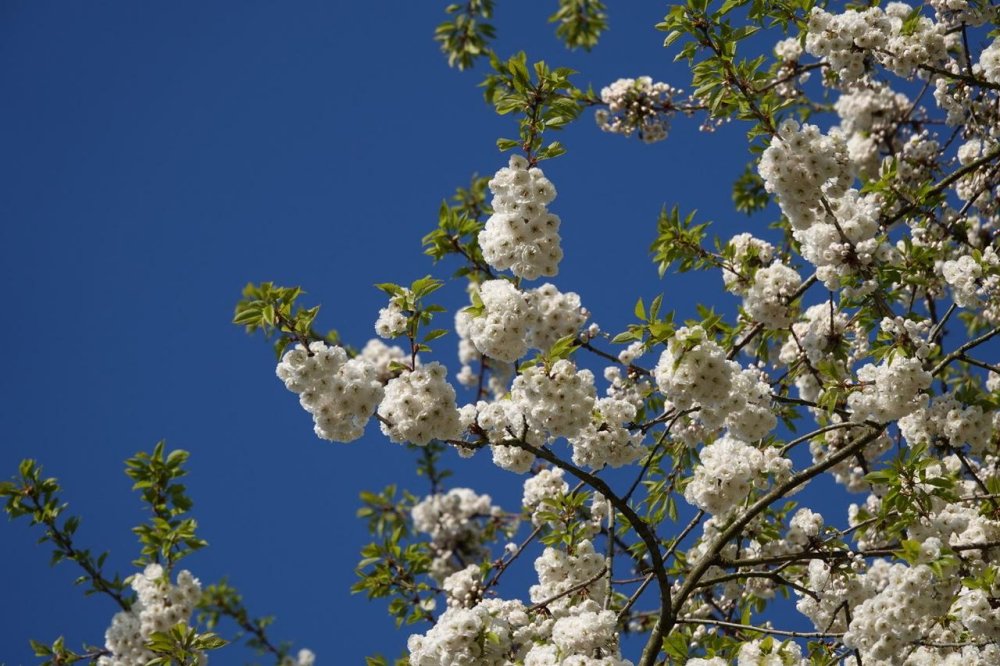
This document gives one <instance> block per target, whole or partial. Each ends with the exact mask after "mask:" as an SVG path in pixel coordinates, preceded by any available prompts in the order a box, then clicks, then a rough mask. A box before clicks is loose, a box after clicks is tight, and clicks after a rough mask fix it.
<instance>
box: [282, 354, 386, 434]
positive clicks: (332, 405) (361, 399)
mask: <svg viewBox="0 0 1000 666" xmlns="http://www.w3.org/2000/svg"><path fill="white" fill-rule="evenodd" d="M276 373H277V375H278V378H279V379H281V380H282V381H283V382H284V383H285V386H286V387H287V388H288V390H289V391H292V392H293V393H297V394H298V396H299V403H300V404H301V405H302V407H303V409H305V410H306V411H307V412H309V413H310V414H312V417H313V422H314V423H315V431H316V436H317V437H320V438H321V439H328V440H330V441H333V442H353V441H354V440H356V439H358V438H359V437H361V435H362V434H363V433H364V430H365V425H366V424H367V423H368V419H369V418H371V415H372V414H373V413H374V412H375V409H376V407H378V404H379V401H380V400H382V396H383V388H382V382H381V380H380V377H379V370H378V368H377V367H376V366H375V365H373V364H372V363H371V362H369V361H368V360H366V359H365V358H364V357H363V356H362V357H358V358H352V359H348V358H347V352H346V351H344V348H343V347H338V346H335V347H328V346H327V345H326V344H325V343H324V342H321V341H317V342H313V343H310V345H309V349H308V350H306V349H305V348H304V347H303V346H302V345H296V346H295V348H294V349H291V350H289V351H287V352H285V354H284V356H282V358H281V361H280V362H279V363H278V367H277V369H276Z"/></svg>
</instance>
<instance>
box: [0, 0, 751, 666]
mask: <svg viewBox="0 0 1000 666" xmlns="http://www.w3.org/2000/svg"><path fill="white" fill-rule="evenodd" d="M444 4H445V3H443V2H442V3H425V2H392V3H368V2H310V1H301V2H295V3H274V2H240V3H235V2H228V3H227V2H221V3H194V2H179V3H131V2H121V1H117V2H110V1H109V2H91V3H65V2H60V3H57V2H47V1H36V2H16V1H13V0H8V1H7V2H5V3H3V4H2V5H0V94H2V95H3V99H4V102H3V106H4V110H3V112H2V115H3V118H4V122H2V123H0V179H2V181H3V183H4V187H3V189H2V191H0V219H2V220H3V222H2V225H0V275H2V277H3V280H4V283H5V284H7V285H8V287H9V288H10V291H9V292H8V295H7V297H6V298H5V310H6V312H5V320H6V321H7V324H6V325H5V326H4V327H3V329H2V331H0V336H2V346H3V348H4V349H5V351H6V366H7V370H6V372H4V373H3V374H2V376H0V392H2V395H3V399H4V409H3V410H2V411H0V429H2V430H3V432H4V443H3V445H2V446H0V476H3V477H7V476H10V475H11V474H13V473H14V471H15V470H16V465H17V463H18V461H19V460H20V459H21V458H23V457H33V458H36V459H38V460H39V461H41V462H42V464H43V465H44V466H45V469H46V471H47V473H48V474H51V475H54V476H57V477H59V478H60V480H61V481H62V483H63V485H64V492H65V495H64V499H65V500H67V501H69V502H70V511H71V512H72V513H75V514H79V515H81V516H83V525H82V527H81V528H80V530H79V532H78V538H79V540H80V542H81V544H82V545H85V546H88V547H91V548H93V549H94V550H96V551H99V550H103V549H109V550H110V551H111V557H110V559H109V563H108V564H109V568H111V569H117V570H118V571H120V572H121V573H122V574H123V575H127V574H129V573H131V571H132V568H131V567H130V565H129V562H130V561H131V560H132V559H133V558H134V557H136V556H137V555H138V549H137V546H136V545H135V541H134V539H133V538H132V535H131V533H130V531H129V529H130V527H131V526H132V525H134V524H136V523H137V522H139V521H140V520H142V518H143V514H142V511H141V506H140V504H139V502H138V499H137V497H136V496H135V495H134V494H133V493H131V492H130V490H129V486H130V484H129V481H128V479H126V477H125V476H124V474H123V473H122V467H123V466H122V461H123V460H124V459H125V458H126V457H128V456H130V455H132V454H133V453H135V452H136V451H138V450H149V449H150V448H151V447H152V446H153V444H154V443H155V442H156V441H157V440H159V439H166V440H167V441H168V444H169V445H170V446H172V447H178V448H185V449H188V450H189V451H191V452H192V457H191V461H190V470H191V474H190V477H189V490H190V492H191V494H192V496H193V497H194V499H195V503H196V504H195V515H196V516H197V518H198V519H199V522H200V526H201V528H200V534H201V535H202V536H203V537H204V538H206V539H208V541H209V542H210V547H209V548H208V549H206V550H205V551H203V552H200V553H198V554H196V555H195V556H193V557H191V558H190V559H189V560H187V561H186V566H187V567H188V568H190V569H192V571H193V572H194V573H195V575H196V576H198V577H200V578H201V580H202V581H203V582H205V583H208V582H212V581H215V580H218V579H219V578H221V577H222V576H228V577H229V579H230V582H231V583H232V584H234V585H235V586H236V587H238V588H239V589H240V590H241V591H242V592H243V594H244V597H245V601H246V603H247V605H248V606H249V608H250V609H251V612H253V613H255V614H274V615H276V616H277V618H278V620H277V622H276V623H275V624H274V625H273V628H272V630H271V633H272V635H273V636H274V637H275V639H277V640H285V639H287V640H292V641H295V644H296V646H308V647H310V648H311V649H313V650H314V651H315V652H316V653H317V654H318V655H319V657H320V660H321V663H326V664H334V663H338V664H339V663H343V664H353V663H360V662H361V657H362V656H363V655H366V654H371V653H374V652H377V651H381V652H384V653H387V654H390V655H396V654H398V653H399V651H400V650H401V649H402V646H403V644H404V642H405V637H406V631H396V630H395V629H394V627H393V625H392V622H391V620H390V619H389V618H388V617H387V615H386V614H385V612H384V603H382V602H374V603H369V602H367V601H366V600H365V599H364V598H363V597H359V596H352V595H350V594H349V591H348V589H349V587H350V585H351V583H352V582H353V581H354V573H353V567H354V564H355V563H356V561H357V559H358V555H357V553H358V550H359V548H360V547H361V546H362V545H363V543H365V538H366V533H365V530H364V528H363V526H362V525H361V524H360V523H359V522H357V521H356V520H355V519H354V517H353V516H354V511H355V509H356V508H357V504H358V503H357V495H358V492H359V491H360V490H362V489H376V488H381V487H383V486H384V485H386V484H388V483H391V482H400V483H401V484H402V485H404V486H408V487H410V488H412V489H413V490H414V491H415V492H418V493H422V492H424V490H425V488H424V487H423V484H422V480H421V479H417V478H415V477H413V475H412V472H411V470H412V456H411V454H409V453H408V452H406V451H405V450H404V449H403V448H401V447H398V446H396V445H393V444H390V443H389V442H388V441H386V440H385V439H384V438H383V437H382V436H381V434H380V433H378V431H377V428H374V427H371V428H370V432H369V435H368V436H366V437H365V438H364V439H363V440H361V441H359V442H356V443H354V444H351V445H337V444H330V443H327V442H321V441H319V440H317V439H316V438H315V437H314V436H313V434H312V428H311V423H310V419H309V416H308V415H307V414H305V413H304V412H303V411H302V410H301V409H300V408H299V406H298V404H297V401H296V399H295V397H294V396H293V395H292V394H290V393H288V392H287V391H286V390H285V389H284V387H283V386H282V385H281V383H280V382H279V381H278V380H277V379H276V378H275V377H274V359H273V355H272V352H271V350H270V349H269V347H268V346H267V345H266V344H264V343H263V341H262V340H260V339H256V338H251V337H248V336H246V335H245V334H244V333H243V332H242V331H241V330H240V329H238V328H236V327H235V326H233V325H231V324H230V318H231V314H232V307H233V304H234V303H235V301H236V299H237V298H238V297H239V292H240V288H241V287H242V286H243V284H245V283H246V282H247V281H251V280H253V281H261V280H273V281H275V282H278V283H280V284H301V285H302V286H304V287H305V288H306V290H307V291H308V292H309V294H308V296H307V299H308V301H309V303H321V304H322V305H323V310H322V312H321V315H320V320H319V322H318V323H319V325H320V327H323V328H337V329H338V330H340V332H341V333H342V335H343V336H344V338H345V339H347V340H349V341H351V342H353V343H355V344H359V345H360V344H363V343H364V341H365V340H366V339H367V338H369V337H372V336H373V334H374V332H373V329H372V324H373V322H374V320H375V316H376V314H377V311H378V308H379V307H380V306H382V305H384V302H383V296H382V294H381V293H380V292H378V291H377V290H375V289H374V288H373V287H372V285H373V284H374V283H376V282H383V281H394V282H409V281H411V280H412V279H414V278H417V277H420V276H422V275H424V274H427V273H430V272H433V273H435V274H437V275H439V276H441V277H444V276H446V275H447V274H448V273H449V272H450V271H449V268H454V266H448V267H437V268H434V267H432V266H431V264H430V261H429V259H428V258H427V257H424V256H423V255H422V254H421V248H420V238H421V236H423V235H424V234H425V233H426V232H428V231H430V230H431V229H432V228H433V226H434V225H435V223H436V212H437V207H438V205H439V203H440V201H441V199H442V198H444V197H447V196H449V195H450V194H451V193H452V192H453V190H454V188H455V187H456V186H459V185H464V184H466V183H467V182H468V179H469V177H470V175H471V174H472V173H473V172H479V173H482V174H487V173H492V172H493V171H495V170H496V169H497V168H498V167H499V166H501V165H502V164H503V163H504V161H505V158H504V157H502V156H501V155H500V154H499V153H498V152H497V150H496V148H495V140H496V138H497V137H498V136H510V135H513V134H514V132H515V130H514V124H513V121H512V120H511V119H510V118H500V117H498V116H496V115H495V114H494V112H493V111H492V109H491V108H490V107H488V106H487V105H486V104H484V102H483V101H482V96H481V92H480V90H479V89H477V88H476V84H477V82H478V81H479V77H480V76H481V74H482V70H478V71H473V72H458V71H455V70H450V69H449V68H448V67H447V65H446V63H445V60H444V58H443V56H442V55H441V53H440V52H439V50H438V47H437V45H436V44H435V43H434V42H433V41H432V34H433V30H434V27H435V26H436V24H437V23H438V22H439V21H440V20H442V18H443V14H442V12H441V10H442V9H443V6H444ZM615 4H617V5H619V6H614V7H612V14H611V22H612V28H611V30H610V32H609V33H608V34H607V35H606V36H605V38H604V40H603V41H602V43H601V45H600V46H599V47H598V48H597V50H596V51H595V52H594V53H592V54H589V55H588V54H585V53H571V52H568V51H566V50H565V49H564V48H563V47H562V46H561V45H560V44H559V43H558V42H557V41H556V40H555V38H554V36H553V30H554V28H553V26H552V25H549V24H547V23H546V20H545V19H546V17H547V15H548V14H549V13H551V11H553V10H554V6H555V3H554V2H548V3H536V2H516V3H515V2H510V3H507V2H501V3H499V5H500V6H499V8H498V13H497V16H496V25H497V29H498V32H499V34H500V37H499V41H498V45H497V48H498V50H499V52H500V53H501V54H502V55H509V54H511V53H513V52H514V51H517V50H520V49H524V50H526V51H527V52H528V55H529V58H530V59H532V60H534V59H541V58H544V59H546V60H547V61H548V62H549V63H550V64H552V65H567V66H570V67H573V68H574V69H577V70H579V71H580V72H581V74H580V75H578V76H577V78H576V81H577V82H578V83H579V84H580V85H586V84H587V83H591V84H593V85H594V87H595V88H596V89H599V88H600V87H601V86H603V85H605V84H607V83H608V82H610V81H612V80H614V79H616V78H618V77H621V76H638V75H643V74H648V75H651V76H653V77H654V78H655V79H658V80H666V81H669V82H673V83H675V84H678V85H682V86H683V85H686V84H687V82H688V81H689V79H688V78H687V75H686V69H685V67H683V66H682V65H675V64H673V63H672V53H670V52H667V51H665V50H664V49H663V48H662V46H661V44H662V34H661V33H658V32H656V31H655V30H654V29H653V27H652V26H653V24H654V23H655V22H656V21H657V20H659V19H660V18H662V15H663V13H664V12H665V5H662V4H661V3H615ZM697 125H698V121H697V120H694V121H692V120H685V119H677V121H676V123H675V131H674V133H673V135H672V136H671V138H670V139H669V140H667V141H666V142H663V143H660V144H657V145H653V146H646V145H643V144H641V143H640V142H638V141H636V140H634V139H633V140H625V139H623V138H620V137H617V136H612V135H606V134H602V133H601V132H600V131H599V130H598V129H597V127H596V125H595V124H594V123H593V122H592V121H591V120H590V119H589V118H584V119H582V120H581V121H580V122H579V123H578V124H577V125H575V126H573V127H571V128H569V129H568V130H567V131H565V132H563V133H562V134H563V135H562V136H560V137H558V138H560V140H562V141H563V143H564V144H565V145H566V146H567V148H568V149H569V153H568V154H567V155H566V156H565V157H563V158H560V159H559V160H556V161H553V162H550V163H546V164H545V165H544V167H545V170H546V173H547V174H548V175H549V177H550V178H551V179H552V180H553V181H554V183H555V185H556V187H557V189H558V190H559V197H558V198H557V199H556V201H555V202H554V204H553V205H552V206H551V208H552V210H553V211H554V212H556V213H557V214H559V215H560V216H561V217H562V220H563V227H562V231H563V237H564V249H565V252H566V259H565V260H564V262H563V264H562V268H561V271H560V274H559V276H558V278H557V279H556V280H555V282H556V284H557V285H558V286H559V287H560V288H561V289H562V290H563V291H577V292H579V293H580V294H581V295H582V297H583V301H584V304H585V305H586V306H587V307H588V308H589V309H590V310H591V311H592V312H593V313H594V316H595V319H596V320H597V321H598V322H599V323H601V324H602V326H603V327H604V329H605V330H607V331H612V332H614V331H617V330H620V329H621V328H623V326H624V325H625V323H627V322H628V320H629V318H630V316H631V311H632V306H633V304H634V303H635V300H636V298H637V297H639V296H642V297H644V298H646V299H647V302H648V299H649V298H651V297H652V296H655V295H657V294H659V293H661V292H662V293H664V294H665V305H666V306H667V307H670V308H677V309H678V310H679V311H680V313H681V314H682V315H689V314H692V313H693V309H692V304H693V302H694V301H696V300H700V301H704V302H720V299H721V278H720V277H719V276H718V275H712V276H710V277H709V278H707V279H705V278H700V277H694V276H691V275H685V276H681V277H679V278H678V277H677V276H673V278H672V279H668V280H665V281H662V282H661V281H659V280H658V279H657V274H656V269H655V267H654V266H653V264H652V263H651V262H650V261H649V259H648V255H647V248H648V245H649V243H650V242H651V241H652V239H653V237H654V233H655V220H656V215H657V213H658V211H659V209H660V207H661V206H662V205H664V204H667V205H673V204H678V205H679V206H680V207H681V209H682V210H685V211H686V210H690V209H693V208H697V209H698V210H699V217H700V219H713V220H716V222H717V225H716V231H717V232H718V233H720V234H721V235H732V234H734V233H737V232H739V231H741V230H746V229H756V230H757V231H761V232H762V231H763V227H764V226H765V225H766V220H765V219H764V218H760V219H756V218H755V219H752V220H748V219H747V218H745V217H743V216H741V215H740V214H737V213H736V212H735V211H733V210H732V208H731V204H730V196H729V192H730V184H731V182H732V180H733V178H734V177H735V176H737V175H738V173H739V172H740V170H741V168H742V165H743V163H744V162H745V161H746V159H747V158H748V153H747V152H746V149H745V143H744V142H743V137H744V134H743V133H744V131H745V128H742V127H736V126H733V127H723V128H721V129H720V130H719V131H717V132H716V133H714V134H703V133H699V132H697ZM460 296H461V289H460V287H459V286H458V285H455V286H454V287H453V288H451V289H450V291H449V292H447V293H446V294H445V295H444V296H443V297H442V298H443V300H444V302H445V303H446V304H448V305H449V306H451V307H455V306H457V305H458V304H459V299H460ZM723 300H724V299H723ZM725 302H727V303H730V305H731V302H729V301H725ZM436 344H437V347H436V349H437V355H436V356H435V357H434V358H437V359H439V360H442V361H443V362H445V363H447V364H448V365H449V366H450V367H451V368H452V369H453V371H457V370H458V364H457V358H456V355H455V348H454V345H455V340H454V337H453V336H451V337H446V338H444V339H442V340H440V341H438V342H437V343H436ZM449 461H450V462H451V464H452V467H453V468H456V469H457V470H458V472H459V473H458V474H457V475H456V476H455V477H454V479H452V480H451V482H452V484H453V485H468V486H471V487H474V488H477V489H480V490H485V491H488V492H490V493H492V494H493V496H494V498H495V499H496V500H497V501H498V502H500V503H502V504H504V505H505V506H506V507H508V508H516V506H515V505H516V503H517V500H518V498H519V497H520V492H521V481H522V479H521V478H520V477H515V476H513V475H511V474H507V473H504V472H501V471H499V470H496V469H494V468H493V467H492V465H491V464H490V463H489V462H488V460H487V457H486V456H480V457H479V458H477V459H475V460H473V461H461V462H460V461H458V459H457V457H455V456H450V457H449ZM0 531H2V532H0V534H2V543H3V551H2V554H0V563H2V566H0V589H2V590H3V591H4V595H3V596H4V599H5V603H4V604H3V610H0V615H2V616H3V617H2V626H3V627H4V629H3V632H0V662H6V663H8V664H28V663H33V661H34V660H33V658H32V657H31V656H30V650H29V649H28V646H27V639H28V638H35V639H39V640H43V641H51V640H52V639H54V638H55V637H56V636H59V635H64V636H66V638H67V640H68V642H69V644H70V645H74V646H79V645H80V644H81V643H83V642H89V643H92V644H101V643H103V633H104V630H105V628H106V626H107V624H108V622H109V621H110V618H111V615H112V614H113V612H114V608H113V606H112V605H111V604H110V603H109V602H108V601H107V600H105V599H100V598H95V597H92V598H84V597H82V595H81V594H80V593H79V591H78V590H75V589H74V588H73V586H72V581H73V579H74V578H75V577H76V576H77V572H76V571H75V570H73V568H72V567H71V566H69V565H65V564H64V565H61V566H59V567H56V568H49V566H48V564H47V561H48V550H47V549H46V547H44V546H37V545H35V543H34V542H35V537H37V534H36V533H35V532H33V531H31V530H29V529H28V527H27V525H26V524H23V523H6V524H0ZM522 569H523V573H524V576H523V578H519V579H518V578H514V579H512V581H513V582H514V585H513V586H512V588H508V590H507V591H506V593H507V594H508V595H509V596H522V597H524V596H525V593H526V587H527V584H528V583H529V581H530V578H531V570H530V562H527V561H526V562H524V563H523V566H522ZM240 656H241V653H240V652H238V651H237V652H231V653H229V654H228V655H225V654H223V655H220V656H219V657H217V658H216V659H215V662H216V663H238V662H239V658H240ZM633 656H634V655H633Z"/></svg>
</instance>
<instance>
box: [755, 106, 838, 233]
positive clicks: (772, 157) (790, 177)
mask: <svg viewBox="0 0 1000 666" xmlns="http://www.w3.org/2000/svg"><path fill="white" fill-rule="evenodd" d="M758 170H759V172H760V176H761V178H763V179H764V186H765V188H766V189H767V191H768V192H771V193H772V194H775V195H776V196H777V197H778V205H779V206H781V212H783V213H784V214H785V216H786V217H787V218H788V221H789V222H790V223H791V225H792V228H793V229H807V228H808V227H809V226H810V225H812V224H813V222H814V221H815V219H816V217H817V213H818V212H819V213H822V212H823V211H822V198H823V197H824V196H825V197H827V198H836V197H839V196H841V195H842V194H844V193H845V192H846V191H847V188H848V187H850V185H851V181H852V180H853V178H852V176H851V171H850V158H849V156H848V152H847V143H846V142H845V141H844V138H843V136H841V135H839V134H832V135H826V134H823V133H822V132H820V130H819V128H818V127H817V126H815V125H802V126H801V127H800V126H799V124H798V123H797V122H795V121H794V120H791V119H788V120H785V121H784V122H782V124H781V127H779V128H778V134H777V136H775V137H774V139H773V140H772V141H771V145H769V146H768V147H767V149H766V150H765V151H764V153H763V155H761V158H760V165H759V167H758Z"/></svg>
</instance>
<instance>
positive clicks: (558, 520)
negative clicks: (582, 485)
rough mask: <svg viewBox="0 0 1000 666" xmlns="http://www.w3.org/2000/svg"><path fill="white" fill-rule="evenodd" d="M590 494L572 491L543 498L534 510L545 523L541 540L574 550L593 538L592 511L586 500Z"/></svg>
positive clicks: (547, 543) (537, 516)
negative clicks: (591, 530) (590, 522)
mask: <svg viewBox="0 0 1000 666" xmlns="http://www.w3.org/2000/svg"><path fill="white" fill-rule="evenodd" d="M591 497H592V493H587V492H571V493H566V494H563V495H557V496H554V497H545V498H543V499H542V504H541V506H539V507H538V509H537V510H536V511H535V517H536V518H537V519H538V520H540V521H543V522H544V523H545V529H544V530H543V532H542V536H541V537H540V541H541V542H542V543H544V544H545V545H547V546H561V547H562V548H564V549H565V550H567V551H568V552H570V553H572V552H573V551H574V550H575V549H576V547H577V545H579V543H580V542H581V541H583V540H584V539H588V538H590V536H591V532H590V526H589V524H588V522H589V520H590V519H591V514H590V509H589V508H587V502H588V501H589V500H590V498H591Z"/></svg>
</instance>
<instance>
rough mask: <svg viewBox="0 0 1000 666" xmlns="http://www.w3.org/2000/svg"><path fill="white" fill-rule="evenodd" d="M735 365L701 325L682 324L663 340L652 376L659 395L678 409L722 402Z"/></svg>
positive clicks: (730, 386)
mask: <svg viewBox="0 0 1000 666" xmlns="http://www.w3.org/2000/svg"><path fill="white" fill-rule="evenodd" d="M738 371H739V364H737V363H736V362H734V361H729V360H727V359H726V352H725V350H724V349H722V347H720V346H719V345H718V343H716V342H715V341H714V340H710V339H708V334H707V333H705V329H703V328H702V327H701V326H692V327H690V328H689V327H686V326H685V327H682V328H680V329H678V330H677V332H676V333H675V334H674V336H673V337H672V338H671V339H670V341H669V342H668V343H667V349H666V350H665V351H664V352H663V353H662V354H661V355H660V360H659V362H657V364H656V368H655V370H654V371H653V375H654V377H655V378H656V385H657V386H658V387H659V389H660V391H661V392H663V395H664V396H666V397H667V399H668V400H670V402H672V403H673V404H674V406H676V407H677V408H678V409H688V408H690V407H692V406H694V405H695V404H698V405H701V406H703V407H713V406H717V405H721V404H723V403H724V402H725V401H726V399H727V398H728V396H729V393H730V390H731V389H732V385H733V375H735V374H736V373H737V372H738Z"/></svg>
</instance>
